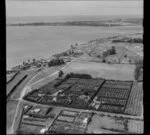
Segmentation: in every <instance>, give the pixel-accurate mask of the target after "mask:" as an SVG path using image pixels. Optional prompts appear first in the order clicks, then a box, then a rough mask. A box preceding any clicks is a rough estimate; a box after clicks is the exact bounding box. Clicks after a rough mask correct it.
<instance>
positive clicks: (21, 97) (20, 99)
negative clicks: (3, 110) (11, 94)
mask: <svg viewBox="0 0 150 135" xmlns="http://www.w3.org/2000/svg"><path fill="white" fill-rule="evenodd" d="M76 60H77V59H75V60H72V61H71V62H69V63H67V65H65V66H64V67H62V68H61V69H59V70H57V71H56V72H54V73H53V74H50V75H48V76H47V77H44V78H42V79H40V80H38V81H36V82H34V83H32V84H30V83H31V81H32V80H33V79H34V78H35V77H36V76H38V75H39V74H40V73H41V72H42V71H41V72H39V73H38V74H36V75H35V76H33V77H32V78H31V80H30V81H29V82H28V83H27V84H26V85H25V87H24V88H23V91H22V93H21V95H20V98H19V99H18V100H19V102H18V105H17V108H16V111H15V116H14V119H13V123H12V126H11V128H10V130H9V132H8V134H13V133H14V125H15V120H16V118H17V116H18V115H17V114H18V110H19V105H20V103H21V101H22V100H23V97H24V95H25V94H26V93H27V91H29V90H30V87H31V86H32V85H34V84H36V83H39V82H41V81H43V80H45V79H47V78H49V77H52V76H54V75H56V74H57V73H58V72H59V71H60V70H63V69H64V68H66V67H67V66H69V65H70V64H71V63H73V62H74V61H76Z"/></svg>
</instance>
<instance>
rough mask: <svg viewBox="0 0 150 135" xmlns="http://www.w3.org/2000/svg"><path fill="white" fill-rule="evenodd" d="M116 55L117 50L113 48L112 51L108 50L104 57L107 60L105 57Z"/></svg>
mask: <svg viewBox="0 0 150 135" xmlns="http://www.w3.org/2000/svg"><path fill="white" fill-rule="evenodd" d="M114 54H116V49H115V47H114V46H112V48H111V49H108V50H107V51H104V52H103V57H104V58H105V57H107V56H109V55H114Z"/></svg>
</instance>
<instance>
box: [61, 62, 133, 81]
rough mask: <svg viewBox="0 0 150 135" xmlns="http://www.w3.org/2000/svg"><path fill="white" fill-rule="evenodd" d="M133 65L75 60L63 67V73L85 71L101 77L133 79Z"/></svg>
mask: <svg viewBox="0 0 150 135" xmlns="http://www.w3.org/2000/svg"><path fill="white" fill-rule="evenodd" d="M134 68H135V66H134V65H127V64H106V63H95V62H85V61H84V62H83V61H81V62H75V63H72V64H71V65H69V66H68V67H67V68H65V69H64V70H63V71H64V73H70V72H75V73H87V74H90V75H92V76H93V77H101V78H106V79H114V80H134V76H133V73H134Z"/></svg>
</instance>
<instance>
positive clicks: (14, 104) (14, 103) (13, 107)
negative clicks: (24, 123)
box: [7, 101, 18, 131]
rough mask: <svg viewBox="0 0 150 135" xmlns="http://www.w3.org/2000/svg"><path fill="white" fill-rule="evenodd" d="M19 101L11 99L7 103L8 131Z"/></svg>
mask: <svg viewBox="0 0 150 135" xmlns="http://www.w3.org/2000/svg"><path fill="white" fill-rule="evenodd" d="M17 104H18V101H10V102H8V103H7V131H9V129H10V127H11V126H12V123H13V119H14V115H15V111H16V107H17Z"/></svg>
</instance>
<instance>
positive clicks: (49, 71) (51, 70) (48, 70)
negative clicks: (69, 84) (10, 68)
mask: <svg viewBox="0 0 150 135" xmlns="http://www.w3.org/2000/svg"><path fill="white" fill-rule="evenodd" d="M63 66H64V65H60V66H55V67H50V68H46V69H45V70H43V71H41V73H40V74H39V75H37V76H36V77H35V78H34V79H33V80H32V81H31V82H30V84H32V83H34V82H36V81H38V80H40V79H42V78H44V77H47V76H48V75H50V74H52V73H54V72H56V71H57V70H59V69H61V68H62V67H63Z"/></svg>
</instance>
